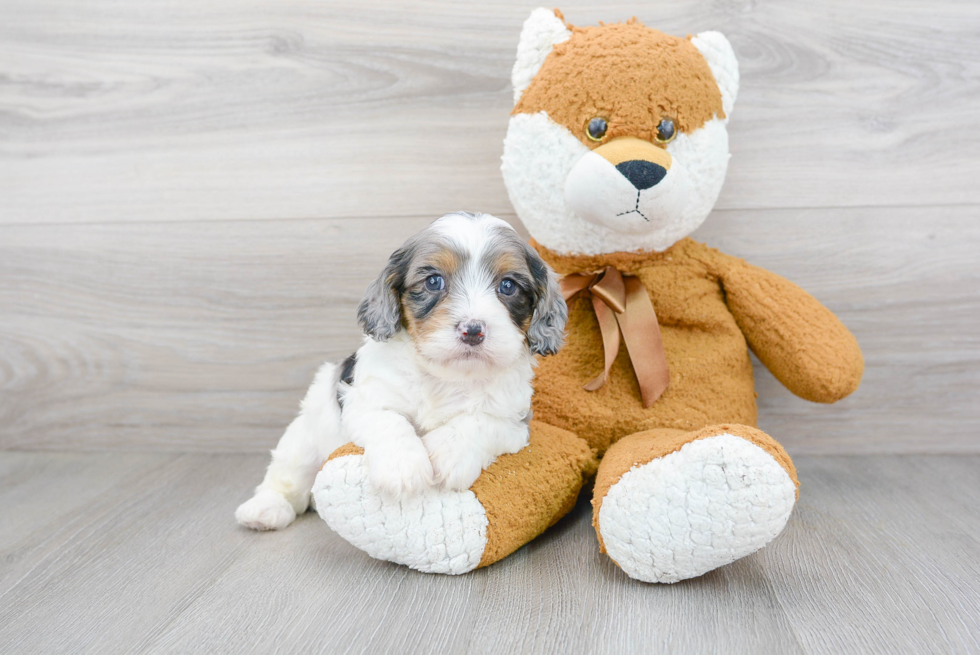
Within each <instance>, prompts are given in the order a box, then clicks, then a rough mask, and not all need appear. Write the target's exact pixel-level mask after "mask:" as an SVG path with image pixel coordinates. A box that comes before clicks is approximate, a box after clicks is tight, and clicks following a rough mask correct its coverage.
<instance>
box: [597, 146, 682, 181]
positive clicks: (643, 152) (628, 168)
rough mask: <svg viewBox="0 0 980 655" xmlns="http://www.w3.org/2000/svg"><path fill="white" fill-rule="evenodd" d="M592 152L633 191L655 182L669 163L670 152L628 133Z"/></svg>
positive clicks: (665, 170)
mask: <svg viewBox="0 0 980 655" xmlns="http://www.w3.org/2000/svg"><path fill="white" fill-rule="evenodd" d="M593 152H594V153H596V154H597V155H601V156H602V158H603V159H605V160H606V161H608V162H609V163H610V164H612V165H613V166H615V167H616V170H617V171H619V172H620V174H621V175H622V176H623V177H625V178H626V179H627V180H629V182H630V184H632V185H633V186H634V187H636V189H637V191H643V190H645V189H649V188H651V187H654V186H656V185H657V184H659V183H660V181H661V180H663V179H664V178H665V177H666V176H667V171H669V170H670V165H671V163H673V159H672V158H671V156H670V153H669V152H667V151H666V150H664V149H663V148H658V147H657V146H655V145H653V144H652V143H650V142H649V141H644V140H642V139H637V138H636V137H632V136H626V137H620V138H618V139H613V140H612V141H610V142H609V143H607V144H605V145H601V146H599V147H598V148H596V149H595V150H593Z"/></svg>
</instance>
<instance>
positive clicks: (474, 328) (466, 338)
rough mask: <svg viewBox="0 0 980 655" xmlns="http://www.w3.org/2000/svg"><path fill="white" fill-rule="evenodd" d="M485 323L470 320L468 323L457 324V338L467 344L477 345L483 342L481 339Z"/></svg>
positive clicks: (483, 336)
mask: <svg viewBox="0 0 980 655" xmlns="http://www.w3.org/2000/svg"><path fill="white" fill-rule="evenodd" d="M486 327H487V326H486V325H484V324H483V323H481V322H480V321H470V322H468V323H465V324H464V323H460V324H459V328H458V329H459V339H460V341H462V342H463V343H465V344H466V345H468V346H478V345H480V344H481V343H483V339H484V338H485V336H486V335H484V334H483V332H484V331H485V330H486Z"/></svg>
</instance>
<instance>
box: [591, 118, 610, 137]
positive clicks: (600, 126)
mask: <svg viewBox="0 0 980 655" xmlns="http://www.w3.org/2000/svg"><path fill="white" fill-rule="evenodd" d="M608 128H609V124H608V123H606V119H605V118H602V117H601V116H596V117H595V118H593V119H591V120H590V121H589V122H588V123H586V124H585V136H587V137H589V138H590V139H591V140H593V141H602V137H604V136H606V130H607V129H608Z"/></svg>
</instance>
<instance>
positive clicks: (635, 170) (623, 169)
mask: <svg viewBox="0 0 980 655" xmlns="http://www.w3.org/2000/svg"><path fill="white" fill-rule="evenodd" d="M616 170H618V171H619V172H620V173H622V174H623V177H625V178H626V179H627V180H629V181H630V184H632V185H633V186H635V187H636V188H637V189H638V190H639V191H643V190H644V189H649V188H650V187H652V186H655V185H656V184H658V183H659V182H660V180H662V179H664V176H665V175H667V169H666V168H664V167H663V166H661V165H660V164H654V163H653V162H652V161H644V160H642V159H631V160H630V161H624V162H623V163H621V164H616Z"/></svg>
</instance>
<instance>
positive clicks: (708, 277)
mask: <svg viewBox="0 0 980 655" xmlns="http://www.w3.org/2000/svg"><path fill="white" fill-rule="evenodd" d="M535 246H536V248H537V250H538V252H539V253H541V255H542V257H543V258H544V259H545V261H547V262H548V263H549V264H550V265H551V266H552V267H553V268H554V269H555V270H556V271H557V272H558V273H561V274H570V273H587V272H591V271H596V270H601V269H602V268H603V267H605V266H613V267H614V268H616V269H618V270H619V271H620V272H621V273H623V274H624V275H635V276H637V277H638V278H639V279H640V280H641V281H642V282H643V285H644V286H645V287H646V289H647V291H648V292H649V295H650V300H651V301H652V303H653V307H654V310H655V311H656V313H657V318H658V322H659V323H660V332H661V335H662V338H663V344H664V351H665V354H666V356H667V364H668V367H669V371H670V384H669V386H668V387H667V390H666V391H665V392H664V394H663V396H661V397H660V399H659V400H657V402H656V403H654V404H653V406H652V407H650V408H644V407H643V404H642V402H641V399H640V389H639V385H638V383H637V380H636V376H635V375H634V373H633V369H632V366H631V363H630V360H629V356H628V354H627V351H626V348H625V347H621V348H620V352H619V355H618V356H617V358H616V363H615V364H614V366H613V369H612V371H611V374H610V376H609V381H608V382H607V383H606V384H605V385H604V386H603V387H602V388H601V389H599V390H597V391H586V390H585V389H584V388H583V387H584V385H585V384H586V383H587V382H589V381H590V380H591V379H593V378H594V377H595V376H596V375H597V374H598V373H599V372H600V371H601V370H602V362H603V350H602V336H601V334H600V332H599V326H598V322H597V321H596V318H595V312H594V311H593V308H592V303H591V301H590V300H589V298H587V297H585V296H582V295H580V296H576V297H574V298H572V299H571V300H570V301H569V321H568V337H567V342H566V345H565V347H564V348H563V349H562V351H561V352H559V353H558V354H557V355H555V356H552V357H549V358H545V359H543V360H542V361H541V362H540V365H539V367H538V372H537V376H536V379H535V396H534V412H535V418H536V419H538V420H540V421H544V422H546V423H550V424H552V425H556V426H559V427H562V428H565V429H566V430H570V431H572V432H575V433H576V434H578V435H579V436H580V437H582V438H583V439H585V440H586V441H587V442H588V443H589V445H590V446H591V447H593V448H595V449H596V450H597V451H598V452H599V453H603V452H605V451H606V449H608V448H609V446H610V445H612V444H613V443H615V442H616V441H618V440H619V439H620V438H622V437H624V436H626V435H629V434H633V433H635V432H641V431H644V430H650V429H653V428H671V429H675V430H684V431H693V430H699V429H701V428H704V427H705V426H709V425H714V424H721V423H736V424H742V425H747V426H753V427H754V426H755V425H756V402H755V397H756V394H755V383H754V380H753V375H752V363H751V361H750V359H749V350H748V346H749V345H751V346H752V347H753V349H754V350H755V352H756V354H757V356H758V357H759V358H760V359H761V360H762V361H763V362H765V363H767V364H769V365H770V368H772V369H773V372H774V373H775V374H776V376H777V377H778V378H779V379H780V381H781V382H783V384H785V385H786V386H787V387H788V388H789V389H790V390H791V391H793V392H794V393H796V394H797V395H799V396H801V397H803V398H806V399H808V400H812V401H816V402H825V403H829V402H834V401H836V400H839V399H840V398H843V397H844V396H846V395H848V394H849V393H851V392H852V391H853V390H854V389H856V388H857V386H858V383H859V382H860V380H861V373H862V371H863V360H862V358H861V351H860V349H859V348H858V345H857V341H855V339H854V337H853V336H852V335H851V334H850V332H848V331H847V329H846V328H845V327H844V326H843V325H842V324H841V323H840V321H839V320H838V319H837V317H836V316H834V315H833V314H832V313H831V312H830V311H829V310H828V309H826V308H825V307H824V306H823V305H821V304H820V303H819V302H818V301H816V300H815V299H814V298H813V297H812V296H810V295H809V294H807V293H806V292H805V291H803V290H802V289H800V288H799V287H797V286H796V285H794V284H792V283H791V282H789V281H788V280H785V279H783V278H781V277H779V276H777V275H775V274H773V273H770V272H768V271H765V270H763V269H760V268H757V267H754V266H750V265H749V264H746V263H745V262H744V261H742V260H740V259H737V258H734V257H730V256H728V255H724V254H722V253H720V252H718V251H717V250H715V249H713V248H709V247H707V246H704V245H702V244H699V243H697V242H695V241H693V240H691V239H683V240H681V241H680V242H678V243H677V244H675V245H674V246H672V247H671V248H669V249H668V250H666V251H665V252H662V253H612V254H608V255H595V256H576V255H560V254H558V253H555V252H553V251H550V250H548V249H547V248H544V247H542V246H540V245H537V244H535ZM745 333H747V334H748V336H749V341H748V343H747V342H746V334H745ZM774 362H779V363H778V364H774Z"/></svg>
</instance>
